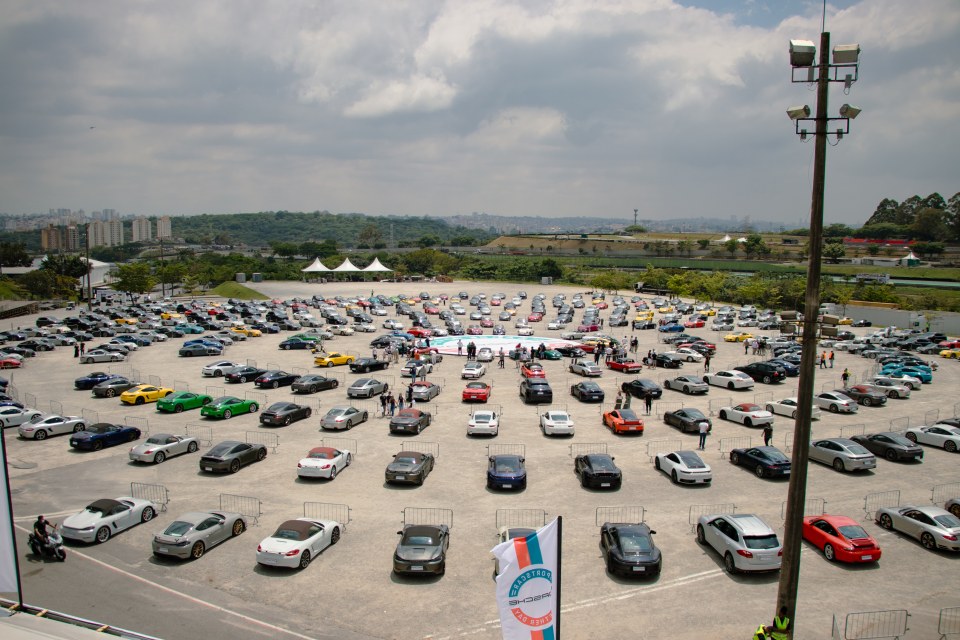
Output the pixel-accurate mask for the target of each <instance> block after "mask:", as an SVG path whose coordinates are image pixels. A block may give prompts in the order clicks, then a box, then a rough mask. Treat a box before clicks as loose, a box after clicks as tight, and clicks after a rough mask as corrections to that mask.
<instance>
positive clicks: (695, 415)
mask: <svg viewBox="0 0 960 640" xmlns="http://www.w3.org/2000/svg"><path fill="white" fill-rule="evenodd" d="M684 413H685V414H686V416H687V417H688V418H691V419H693V420H703V419H706V416H705V415H703V412H702V411H700V410H699V409H684Z"/></svg>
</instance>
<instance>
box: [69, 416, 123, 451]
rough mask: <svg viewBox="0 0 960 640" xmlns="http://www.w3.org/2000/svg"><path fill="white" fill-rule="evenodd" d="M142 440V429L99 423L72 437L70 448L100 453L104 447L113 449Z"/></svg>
mask: <svg viewBox="0 0 960 640" xmlns="http://www.w3.org/2000/svg"><path fill="white" fill-rule="evenodd" d="M139 439H140V429H137V428H136V427H128V426H125V425H122V424H110V423H107V422H98V423H97V424H93V425H90V426H88V427H87V429H86V431H77V432H76V433H74V434H72V435H71V436H70V446H71V447H73V448H74V449H85V450H88V451H99V450H100V449H103V448H104V447H113V446H115V445H118V444H124V443H126V442H133V441H134V440H139Z"/></svg>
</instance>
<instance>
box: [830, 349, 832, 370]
mask: <svg viewBox="0 0 960 640" xmlns="http://www.w3.org/2000/svg"><path fill="white" fill-rule="evenodd" d="M830 368H831V369H833V351H831V352H830Z"/></svg>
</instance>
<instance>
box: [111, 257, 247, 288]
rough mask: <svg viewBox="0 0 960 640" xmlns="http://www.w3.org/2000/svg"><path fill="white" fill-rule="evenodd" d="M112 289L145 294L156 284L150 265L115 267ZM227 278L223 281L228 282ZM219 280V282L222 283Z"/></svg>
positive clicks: (133, 263)
mask: <svg viewBox="0 0 960 640" xmlns="http://www.w3.org/2000/svg"><path fill="white" fill-rule="evenodd" d="M115 277H116V279H115V280H114V282H113V288H114V289H116V290H117V291H123V292H125V293H131V294H132V293H140V294H143V293H147V292H149V291H151V290H152V289H153V287H154V285H156V284H157V281H156V279H155V278H154V277H153V276H152V275H151V274H150V265H149V264H147V263H146V262H132V263H130V264H121V265H119V266H118V267H117V273H116V276H115ZM228 279H229V277H227V278H224V279H223V280H228ZM223 280H221V281H223Z"/></svg>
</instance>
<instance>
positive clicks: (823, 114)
mask: <svg viewBox="0 0 960 640" xmlns="http://www.w3.org/2000/svg"><path fill="white" fill-rule="evenodd" d="M829 50H830V34H829V33H828V32H826V31H824V32H823V33H821V34H820V52H819V53H820V56H819V63H816V65H815V63H814V60H815V59H816V58H817V50H816V47H815V46H814V44H813V42H811V41H809V40H791V41H790V66H791V70H790V73H791V82H794V83H801V82H802V83H812V82H816V85H817V107H816V115H815V116H814V117H812V118H811V117H810V107H808V106H806V105H803V106H799V107H790V108H789V109H787V115H788V116H789V117H790V119H791V120H793V121H794V129H795V132H796V133H797V135H798V136H800V139H801V140H803V141H806V140H807V136H808V131H807V129H806V128H801V123H803V124H806V123H807V122H809V123H811V124H812V126H813V130H814V134H813V135H814V140H815V148H814V161H813V189H812V195H811V203H810V234H809V238H810V252H809V263H808V265H807V286H806V292H805V295H804V308H803V317H804V321H803V325H802V327H803V328H802V331H803V334H802V340H803V342H802V343H801V345H802V351H801V360H800V379H799V384H798V387H797V396H798V398H797V405H798V406H797V415H796V418H795V421H794V430H793V452H792V457H791V465H790V486H789V489H788V491H787V504H786V513H785V519H784V534H783V563H782V566H781V569H780V584H779V588H778V591H777V606H776V612H775V615H779V613H780V610H781V609H782V608H786V611H787V616H788V617H789V618H791V619H792V620H793V622H792V624H793V625H794V628H795V627H796V621H795V618H796V612H797V590H798V586H799V583H800V550H801V548H802V542H803V516H804V515H805V514H804V504H805V501H806V490H807V487H806V485H807V463H808V461H809V456H808V453H809V446H810V424H811V420H812V413H813V393H814V377H815V375H816V369H815V366H814V365H815V362H816V357H817V322H816V318H817V316H818V315H819V311H820V284H821V282H820V261H821V259H822V255H823V250H822V249H823V199H824V192H825V184H826V161H827V142H828V138H829V136H834V137H835V139H836V140H837V141H840V140H842V139H843V136H844V135H846V134H848V133H849V132H850V120H852V119H854V118H856V117H857V116H858V115H859V114H860V109H859V108H857V107H853V106H850V105H849V104H845V105H843V106H842V107H840V115H839V117H828V116H827V98H828V88H829V86H830V83H831V82H839V83H843V85H844V90H845V92H846V91H848V90H849V89H850V87H851V86H852V85H853V83H854V82H856V81H857V77H858V74H859V61H860V46H859V45H856V44H849V45H838V46H837V47H835V48H834V50H833V64H830V61H829V59H828V52H829ZM832 122H839V123H840V124H841V125H842V126H841V127H839V128H835V129H834V130H832V131H831V130H830V124H831V123H832Z"/></svg>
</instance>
